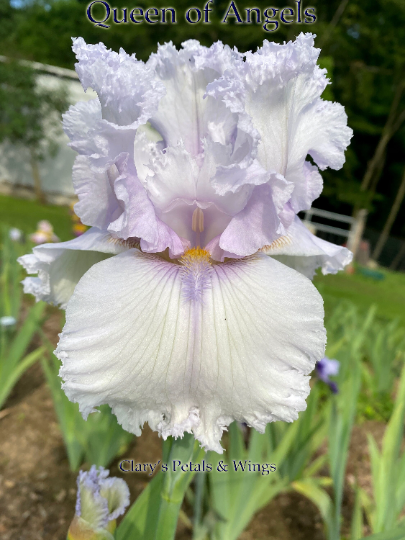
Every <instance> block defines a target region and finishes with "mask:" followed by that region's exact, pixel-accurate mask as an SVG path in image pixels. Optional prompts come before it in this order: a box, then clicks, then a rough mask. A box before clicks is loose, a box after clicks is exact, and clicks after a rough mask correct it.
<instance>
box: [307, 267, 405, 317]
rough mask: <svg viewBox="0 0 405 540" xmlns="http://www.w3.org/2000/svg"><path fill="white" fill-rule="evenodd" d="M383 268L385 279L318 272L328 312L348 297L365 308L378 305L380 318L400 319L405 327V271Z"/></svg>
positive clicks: (358, 305)
mask: <svg viewBox="0 0 405 540" xmlns="http://www.w3.org/2000/svg"><path fill="white" fill-rule="evenodd" d="M379 271H381V272H382V273H383V274H384V279H383V280H381V281H376V280H374V279H372V278H371V277H366V276H364V275H362V274H360V273H355V274H346V273H345V272H339V273H338V274H335V275H327V276H323V275H317V276H316V277H315V279H314V284H315V285H316V286H317V288H318V290H319V292H320V293H321V294H322V296H323V298H324V301H325V311H326V315H328V314H329V313H330V312H331V311H332V310H333V308H334V306H335V305H336V303H337V302H338V301H340V300H342V299H347V300H350V301H351V302H353V303H354V304H356V306H357V307H358V308H359V309H360V310H361V311H366V310H367V309H368V308H369V307H370V306H372V305H376V306H377V314H378V317H379V318H382V319H386V320H388V319H395V318H398V319H400V320H401V323H402V324H403V325H404V326H405V273H402V272H390V271H389V270H385V269H379Z"/></svg>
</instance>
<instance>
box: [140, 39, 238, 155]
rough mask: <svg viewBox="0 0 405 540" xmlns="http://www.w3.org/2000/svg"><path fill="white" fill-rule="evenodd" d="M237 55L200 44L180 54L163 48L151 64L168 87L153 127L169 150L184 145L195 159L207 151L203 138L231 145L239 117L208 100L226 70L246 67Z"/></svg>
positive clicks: (189, 45) (193, 43)
mask: <svg viewBox="0 0 405 540" xmlns="http://www.w3.org/2000/svg"><path fill="white" fill-rule="evenodd" d="M242 63H243V62H242V57H241V55H240V54H239V53H237V51H232V50H231V49H230V48H229V47H224V46H223V45H222V43H219V42H218V43H216V44H215V45H213V46H212V47H211V48H210V49H207V48H206V47H203V46H201V45H200V44H199V43H198V41H195V40H190V41H186V42H185V43H183V48H182V49H181V50H180V51H177V50H176V48H175V47H174V46H173V44H172V43H166V44H165V45H163V46H159V49H158V52H157V54H152V55H151V57H150V59H149V60H148V62H147V65H148V66H150V67H151V68H152V69H153V70H154V72H155V74H156V77H157V78H158V79H159V80H160V81H161V82H162V84H164V87H165V89H166V94H165V96H164V97H163V98H162V99H161V100H160V102H159V109H158V111H157V113H156V114H154V115H153V118H152V119H151V124H152V126H153V127H155V128H156V129H157V130H158V131H159V133H161V134H162V136H163V138H164V140H165V146H176V145H177V144H178V143H179V142H180V141H183V143H184V145H185V147H186V149H187V150H188V151H189V152H190V153H191V154H192V155H193V156H195V155H198V154H199V153H201V152H202V150H203V142H202V141H203V138H204V137H205V136H207V135H210V136H211V137H212V138H213V140H215V141H218V142H221V143H222V144H228V142H229V140H230V138H231V137H232V135H233V131H234V126H235V123H236V119H235V117H234V116H233V115H232V114H231V113H230V112H229V111H228V110H227V108H226V107H225V106H224V104H223V103H222V102H221V101H215V100H214V99H212V98H207V99H204V96H205V92H206V87H207V84H208V83H210V82H212V81H213V80H214V79H215V78H217V77H219V76H221V75H222V73H223V71H222V70H224V69H226V68H229V69H232V67H234V68H235V69H237V66H240V65H241V64H242Z"/></svg>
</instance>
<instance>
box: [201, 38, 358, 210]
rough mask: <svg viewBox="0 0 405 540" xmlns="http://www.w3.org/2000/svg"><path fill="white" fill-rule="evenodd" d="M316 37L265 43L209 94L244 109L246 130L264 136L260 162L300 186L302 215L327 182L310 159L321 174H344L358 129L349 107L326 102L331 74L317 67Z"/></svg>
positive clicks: (294, 201) (296, 204) (296, 195)
mask: <svg viewBox="0 0 405 540" xmlns="http://www.w3.org/2000/svg"><path fill="white" fill-rule="evenodd" d="M313 38H314V37H313V35H312V34H300V35H299V36H298V37H297V39H296V40H295V41H294V42H288V43H285V44H283V45H279V44H277V43H269V42H268V41H264V43H263V47H262V48H260V49H258V51H257V52H256V53H250V52H249V53H246V62H245V64H244V67H243V70H241V71H240V72H236V71H230V70H229V71H227V72H226V73H225V74H224V76H223V78H222V79H219V80H218V81H215V82H214V83H212V84H211V85H210V86H209V88H208V92H209V94H210V95H214V96H218V97H221V96H222V99H223V100H225V102H226V103H227V106H228V107H229V108H230V109H231V110H232V111H238V110H244V111H245V113H247V114H248V115H249V116H250V118H251V121H252V125H251V126H250V125H249V122H248V121H247V120H245V126H246V128H245V129H246V131H247V132H248V131H250V132H251V133H252V137H254V132H255V131H257V132H258V134H259V136H260V141H259V145H258V153H257V159H258V160H259V162H260V164H261V165H262V166H263V167H264V168H265V169H266V170H268V171H276V172H278V173H281V174H282V175H283V176H284V177H285V178H286V179H287V180H288V181H290V182H293V183H294V184H295V190H294V192H293V194H292V197H291V205H292V208H293V209H294V211H295V212H296V213H297V212H299V211H300V210H304V209H307V208H309V207H310V206H311V203H312V201H313V200H314V199H315V198H316V197H318V196H319V194H320V192H321V190H322V180H321V177H320V175H319V174H318V173H316V174H315V172H314V170H313V168H312V167H311V165H310V164H309V163H306V161H305V159H306V157H307V154H310V155H311V156H312V158H313V159H314V161H315V162H316V163H317V165H318V166H319V168H320V169H321V170H324V169H325V168H327V167H331V168H333V169H340V168H341V167H342V165H343V163H344V159H345V158H344V151H345V149H346V147H347V146H348V144H349V142H350V138H351V136H352V130H351V129H350V128H349V127H347V116H346V114H345V112H344V108H343V107H342V106H341V105H339V104H337V103H330V102H327V101H323V100H321V99H320V95H321V94H322V92H323V90H324V89H325V87H326V85H327V84H328V80H327V79H326V76H325V74H326V70H322V69H320V68H319V67H318V66H317V65H316V61H317V58H318V55H319V49H315V48H314V46H313V43H314V39H313Z"/></svg>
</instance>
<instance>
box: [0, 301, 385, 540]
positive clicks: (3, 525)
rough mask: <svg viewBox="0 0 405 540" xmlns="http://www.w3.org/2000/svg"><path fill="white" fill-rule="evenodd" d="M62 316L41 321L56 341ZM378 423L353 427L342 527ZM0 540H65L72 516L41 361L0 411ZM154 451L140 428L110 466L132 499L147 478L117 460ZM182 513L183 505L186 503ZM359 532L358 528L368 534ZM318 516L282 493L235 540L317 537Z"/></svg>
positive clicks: (69, 476) (69, 483)
mask: <svg viewBox="0 0 405 540" xmlns="http://www.w3.org/2000/svg"><path fill="white" fill-rule="evenodd" d="M60 324H61V315H60V313H59V312H57V311H52V312H51V316H50V318H49V319H48V320H47V322H46V323H45V326H44V331H45V333H46V334H47V336H48V338H49V339H50V340H51V341H52V342H53V343H54V344H56V342H57V333H58V332H59V331H60ZM384 427H385V426H384V424H382V423H377V422H367V423H365V424H363V425H361V426H356V427H355V429H354V432H353V436H352V440H351V448H350V457H349V462H348V467H347V472H346V475H347V482H346V484H347V488H346V491H345V496H344V507H343V518H344V529H346V531H348V528H349V524H350V518H351V513H352V506H353V493H352V489H351V488H350V485H353V483H354V479H355V477H357V478H358V480H359V483H360V485H361V486H362V487H364V488H365V489H366V490H367V491H370V488H371V476H370V465H369V457H368V452H367V437H366V434H367V432H372V433H373V435H374V437H375V438H376V439H377V441H380V440H381V438H382V434H383V430H384ZM0 441H1V442H0V538H1V540H65V538H66V533H67V529H68V527H69V524H70V521H71V520H72V518H73V515H74V507H75V500H76V476H77V474H76V473H72V472H71V471H70V470H69V464H68V460H67V457H66V453H65V449H64V445H63V440H62V436H61V432H60V429H59V426H58V422H57V418H56V415H55V412H54V408H53V402H52V399H51V394H50V391H49V389H48V387H47V385H46V383H45V381H44V377H43V374H42V370H41V366H40V364H36V365H34V366H32V367H31V368H30V369H29V370H28V371H27V372H26V373H25V374H24V376H23V377H22V378H21V379H20V381H19V382H18V383H17V385H16V386H15V388H14V390H13V392H12V394H11V396H10V397H9V399H8V401H7V403H6V404H5V407H4V408H3V410H2V411H1V412H0ZM160 456H161V440H160V439H159V437H158V436H157V434H156V433H154V432H152V431H151V430H150V429H148V428H145V430H144V432H143V435H142V436H141V437H139V438H134V441H133V443H132V445H131V446H130V447H129V449H128V450H127V451H126V452H125V454H124V456H122V457H121V458H120V459H117V460H115V461H114V462H113V463H112V464H111V465H110V467H109V468H110V474H111V475H112V476H121V477H123V478H125V480H126V481H127V483H128V485H129V488H130V492H131V501H134V500H135V498H136V497H137V496H138V495H139V493H140V492H141V491H142V489H143V488H144V486H145V485H146V483H147V482H148V481H149V479H150V477H149V476H148V475H147V473H145V474H140V473H133V474H125V475H124V474H123V473H121V472H120V471H119V469H118V463H119V462H120V460H121V459H123V458H125V459H134V460H136V462H138V463H139V462H150V461H151V460H152V462H156V461H157V460H158V459H160ZM185 510H186V512H187V508H185ZM368 532H369V531H367V529H365V531H364V533H368ZM324 538H325V536H324V533H323V526H322V520H321V516H320V514H319V512H318V510H317V508H316V507H315V506H314V505H313V504H312V503H311V502H310V501H309V500H307V499H306V498H304V497H303V496H301V495H299V494H297V493H293V492H289V493H284V494H281V495H279V496H278V497H277V498H276V499H274V500H273V501H272V502H271V503H270V504H268V505H267V506H266V507H264V508H263V509H262V510H261V511H260V512H259V513H258V514H257V515H256V516H255V517H254V519H253V520H252V522H251V524H250V525H249V527H248V528H247V530H245V531H244V532H243V533H242V535H241V536H240V540H324ZM190 539H191V532H190V530H189V529H187V527H186V525H185V524H183V523H182V522H179V527H178V531H177V535H176V540H190Z"/></svg>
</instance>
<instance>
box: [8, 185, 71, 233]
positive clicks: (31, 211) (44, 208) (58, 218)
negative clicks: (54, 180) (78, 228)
mask: <svg viewBox="0 0 405 540" xmlns="http://www.w3.org/2000/svg"><path fill="white" fill-rule="evenodd" d="M41 219H47V220H48V221H49V222H50V223H51V224H52V225H53V228H54V231H55V234H56V235H57V236H58V237H59V238H60V239H61V240H62V241H65V240H71V239H72V238H73V234H72V220H71V217H70V215H69V209H68V208H67V207H65V206H52V205H49V204H41V203H39V202H37V201H30V200H27V199H15V198H14V197H6V196H5V195H0V221H1V222H2V223H5V224H7V225H9V226H10V227H17V229H20V230H22V231H23V232H24V233H26V234H31V233H33V232H35V231H36V230H37V223H38V221H41Z"/></svg>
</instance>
